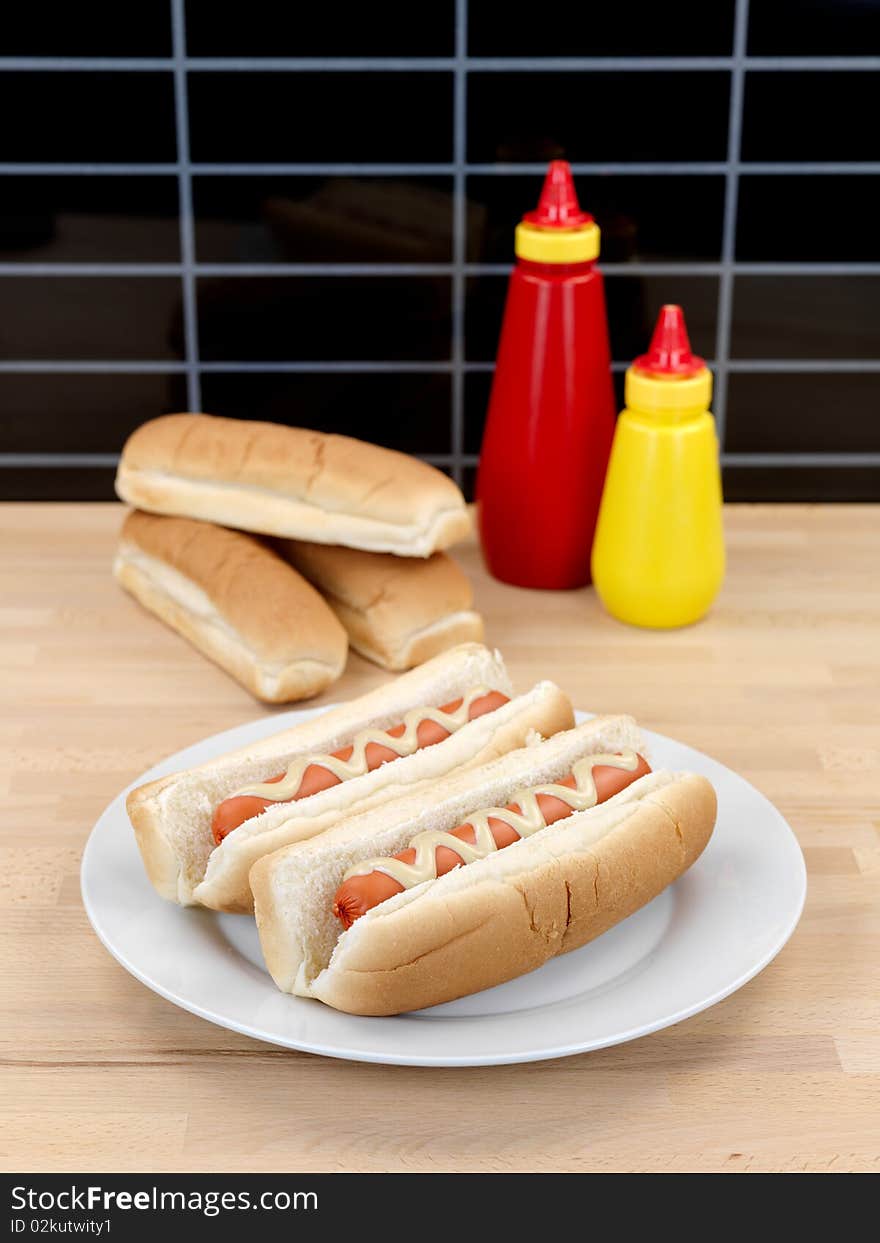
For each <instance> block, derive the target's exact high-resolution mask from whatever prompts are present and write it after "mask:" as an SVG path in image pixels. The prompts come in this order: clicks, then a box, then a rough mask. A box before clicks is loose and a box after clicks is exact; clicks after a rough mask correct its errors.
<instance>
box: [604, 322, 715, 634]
mask: <svg viewBox="0 0 880 1243" xmlns="http://www.w3.org/2000/svg"><path fill="white" fill-rule="evenodd" d="M711 396H712V376H711V373H710V372H709V369H708V367H707V366H706V364H705V363H704V362H703V360H702V358H698V357H697V356H696V355H695V354H692V353H691V347H690V342H689V341H688V335H687V329H686V328H685V322H684V314H683V312H682V309H681V307H680V306H664V307H663V309H662V310H661V312H660V318H659V319H658V320H657V327H656V328H655V330H654V336H653V338H652V340H651V346H650V349H649V350H648V353H647V354H643V355H642V356H641V358H637V359H636V360H635V362H634V363H633V365H632V366H631V367H630V369H629V370H628V371H627V373H626V407H627V408H626V409H625V410H624V411H623V413H622V414H621V416H620V418H619V419H618V420H617V429H616V431H615V433H614V447H613V449H612V451H611V461H610V463H609V466H608V477H607V479H606V480H605V492H604V494H603V496H602V507H601V509H600V511H599V525H598V527H597V530H596V541H595V544H594V545H593V578H594V579H595V581H596V591H597V592H598V594H599V597H600V599H601V601H602V603H603V604H604V605H605V607H606V609H607V610H608V612H609V613H611V614H612V615H613V616H614V617H617V618H619V620H620V621H625V622H630V623H631V624H633V625H636V626H654V627H658V628H664V627H671V626H686V625H688V624H689V623H690V622H695V621H697V620H698V619H699V618H700V617H702V616H703V614H704V613H705V612H706V610H707V609H708V608H709V606H710V604H711V603H712V601H713V600H714V599H715V596H716V595H717V594H718V591H719V589H720V587H721V583H722V580H723V578H724V535H723V531H722V525H721V473H720V469H719V463H718V437H717V435H716V432H715V420H714V419H713V418H712V415H711V414H710V413H709V401H710V399H711Z"/></svg>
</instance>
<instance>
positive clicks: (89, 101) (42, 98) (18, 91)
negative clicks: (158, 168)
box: [0, 70, 177, 164]
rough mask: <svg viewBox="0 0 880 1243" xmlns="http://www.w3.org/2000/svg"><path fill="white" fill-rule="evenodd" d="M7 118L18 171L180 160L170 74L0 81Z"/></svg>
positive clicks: (38, 75)
mask: <svg viewBox="0 0 880 1243" xmlns="http://www.w3.org/2000/svg"><path fill="white" fill-rule="evenodd" d="M0 115H2V116H3V117H4V118H5V122H4V126H3V145H2V152H3V154H2V159H3V160H4V161H8V162H10V163H15V162H22V163H40V162H51V163H53V164H54V163H60V164H65V163H70V162H84V163H90V162H96V163H98V162H100V163H111V164H119V163H123V164H127V163H138V162H141V161H143V162H148V163H162V162H165V161H168V160H174V159H176V158H177V140H176V138H175V131H174V83H173V80H172V75H171V74H170V73H163V72H159V71H157V72H152V71H151V72H135V73H111V72H109V71H106V70H102V71H100V72H94V73H92V72H87V71H85V70H78V71H76V72H72V73H67V72H53V73H52V75H51V77H50V76H47V74H46V73H45V72H35V73H9V72H5V73H0ZM13 118H14V123H13Z"/></svg>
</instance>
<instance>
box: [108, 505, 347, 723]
mask: <svg viewBox="0 0 880 1243" xmlns="http://www.w3.org/2000/svg"><path fill="white" fill-rule="evenodd" d="M113 572H114V574H115V575H116V578H117V579H118V581H119V582H120V584H121V585H122V586H123V587H124V588H125V590H126V591H129V592H131V594H132V595H133V596H134V597H135V598H136V599H137V600H139V601H140V603H141V604H143V605H144V607H145V608H147V609H149V610H150V612H152V613H155V614H156V615H157V616H158V617H160V618H161V619H162V621H164V622H166V623H167V625H169V626H171V628H172V629H173V630H176V631H177V632H178V633H179V634H181V635H183V637H184V638H185V639H188V640H189V641H190V643H192V644H193V646H194V647H197V648H198V649H199V651H200V652H202V653H203V654H204V655H205V656H207V657H208V658H209V659H210V660H213V661H215V662H216V663H217V664H218V665H220V666H221V668H223V669H225V670H226V672H227V673H230V674H232V676H233V677H234V678H235V679H236V680H237V681H239V682H240V683H241V684H242V686H245V687H247V689H248V690H249V691H250V692H251V694H252V695H256V697H257V698H258V699H263V700H265V701H266V702H267V703H288V702H290V701H291V700H295V699H306V698H308V697H309V696H310V695H317V694H318V693H319V692H320V691H322V690H324V688H325V687H327V686H329V685H330V683H331V682H335V681H336V679H337V678H338V677H339V675H340V674H341V673H342V670H343V668H344V667H345V658H346V654H347V650H348V640H347V637H346V634H345V631H344V629H343V627H342V626H341V625H340V623H339V622H338V621H337V619H336V616H335V615H334V614H333V612H332V611H331V610H330V609H329V608H328V606H327V604H326V603H325V602H324V600H323V598H322V597H321V595H320V594H319V593H318V592H317V591H316V590H315V589H314V587H312V586H311V584H310V583H308V582H306V580H305V579H304V578H303V577H302V576H301V575H300V574H298V573H297V572H296V570H294V569H293V568H292V567H291V566H290V565H288V564H287V563H286V562H285V561H284V560H282V558H280V557H279V556H278V555H277V554H276V553H274V552H272V551H271V549H269V548H267V547H265V546H264V545H263V544H261V543H260V542H259V541H257V540H255V539H253V538H252V537H251V536H249V535H243V534H242V533H241V532H240V531H227V530H226V529H225V528H224V527H217V526H214V525H213V524H212V523H210V522H195V521H193V520H192V519H191V518H161V517H156V516H155V515H154V514H145V513H139V512H137V511H135V512H133V513H130V514H129V515H128V517H127V518H126V520H125V523H124V525H123V528H122V532H121V535H120V540H119V550H118V552H117V555H116V560H115V562H114V565H113Z"/></svg>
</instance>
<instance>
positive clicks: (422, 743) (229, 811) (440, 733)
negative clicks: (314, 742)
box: [211, 691, 509, 846]
mask: <svg viewBox="0 0 880 1243" xmlns="http://www.w3.org/2000/svg"><path fill="white" fill-rule="evenodd" d="M462 702H463V697H459V698H458V699H454V700H453V701H452V702H451V703H448V704H443V705H442V707H441V708H440V711H441V712H455V710H456V709H457V708H460V707H461V705H462ZM508 702H509V700H508V697H507V695H502V694H501V692H500V691H490V692H489V693H488V694H487V695H481V696H480V698H479V699H475V700H474V702H473V703H472V704H471V706H470V711H469V712H468V720H469V721H475V720H476V719H477V717H478V716H485V715H486V714H487V713H488V712H494V711H495V709H496V708H500V707H502V705H503V704H506V703H508ZM405 729H406V726H405V725H395V726H394V727H393V728H392V729H389V730H386V731H385V732H386V733H387V734H388V735H389V736H390V737H392V738H399V737H400V735H401V734H402V733H403V732H404V730H405ZM450 733H451V731H450V730H448V729H444V728H443V726H442V725H438V724H437V722H436V721H432V720H424V721H422V722H421V723H420V724H419V727H418V729H417V730H416V737H417V739H418V744H419V747H418V749H419V750H422V749H423V748H425V747H433V746H435V745H436V744H437V743H438V742H443V740H444V739H446V738H448V737H449V736H450ZM353 750H354V748H353V747H342V748H341V750H339V751H334V752H333V755H334V756H335V757H336V759H340V760H348V759H351V755H352V751H353ZM365 755H366V760H367V770H368V772H372V771H373V769H375V768H379V767H380V766H381V765H382V764H387V763H389V762H390V761H391V760H397V759H400V756H399V755H398V754H397V752H396V751H393V750H392V749H391V748H390V747H383V746H382V745H381V743H378V742H370V743H368V744H367V747H366V752H365ZM285 775H286V774H285V773H278V774H277V776H275V777H267V778H266V784H270V783H274V782H276V781H283V780H284V777H285ZM340 784H341V782H340V778H339V777H337V776H336V774H335V773H333V772H331V771H330V770H329V768H324V767H323V766H322V765H321V763H320V762H319V761H316V762H315V763H314V764H310V765H309V766H308V768H307V769H306V770H305V772H304V773H303V776H302V781H301V782H300V783H299V788H298V789H297V792H296V794H294V796H293V798H292V799H283V800H279V801H283V802H287V803H294V802H298V801H299V800H300V799H303V798H309V797H310V796H311V795H313V794H319V793H320V792H321V791H322V790H329V789H330V787H331V786H336V785H340ZM274 806H276V803H275V802H274V801H273V800H272V799H268V798H259V797H258V796H256V795H252V794H236V795H233V797H232V798H227V799H224V800H223V802H222V803H220V804H219V805H218V806H217V807H216V809H215V811H214V818H213V821H212V823H211V830H212V832H213V834H214V841H215V842H216V843H217V845H218V846H219V845H220V843H221V842H222V841H223V839H224V837H226V836H228V834H230V833H231V832H232V830H233V829H237V828H238V826H239V825H240V824H244V822H245V820H250V819H251V817H253V816H259V815H260V814H261V813H262V812H264V811H265V810H266V808H267V807H274Z"/></svg>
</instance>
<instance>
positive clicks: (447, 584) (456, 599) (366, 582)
mask: <svg viewBox="0 0 880 1243" xmlns="http://www.w3.org/2000/svg"><path fill="white" fill-rule="evenodd" d="M277 546H278V551H279V552H280V553H281V555H282V556H283V557H284V558H285V560H287V561H289V562H290V564H291V565H293V566H295V567H296V569H297V570H299V572H300V573H301V574H302V575H304V577H305V578H307V579H308V580H309V582H310V583H314V585H315V586H316V587H317V588H318V590H319V591H320V592H322V593H323V595H324V596H325V598H326V600H327V602H328V604H329V605H330V607H331V608H332V609H333V611H334V613H335V614H336V616H337V617H338V618H339V620H340V621H341V622H342V624H343V626H344V627H345V629H346V630H347V631H348V641H349V643H350V644H351V646H352V647H353V648H354V649H355V651H357V652H360V654H361V655H362V656H366V657H367V659H368V660H372V661H375V663H376V664H377V665H383V666H384V667H385V668H386V669H394V670H400V669H411V668H412V667H413V665H420V664H421V663H422V661H425V660H428V659H429V658H430V657H431V656H436V654H437V653H438V652H442V651H444V650H445V649H446V648H448V647H453V646H454V645H455V644H456V643H464V642H466V641H468V640H479V639H482V637H483V619H482V617H480V615H479V613H475V612H474V611H473V609H472V607H471V606H472V604H473V591H472V589H471V584H470V581H469V579H468V577H467V575H466V574H465V573H464V571H463V570H462V569H461V568H460V566H458V565H456V563H455V562H454V561H453V560H452V558H451V557H449V556H447V555H446V553H442V552H435V553H434V554H433V555H432V556H430V557H427V558H420V557H395V556H392V555H390V554H388V553H379V552H363V551H361V550H359V549H355V548H340V547H334V546H331V545H327V544H311V543H305V542H302V541H299V540H279V541H278V544H277Z"/></svg>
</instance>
